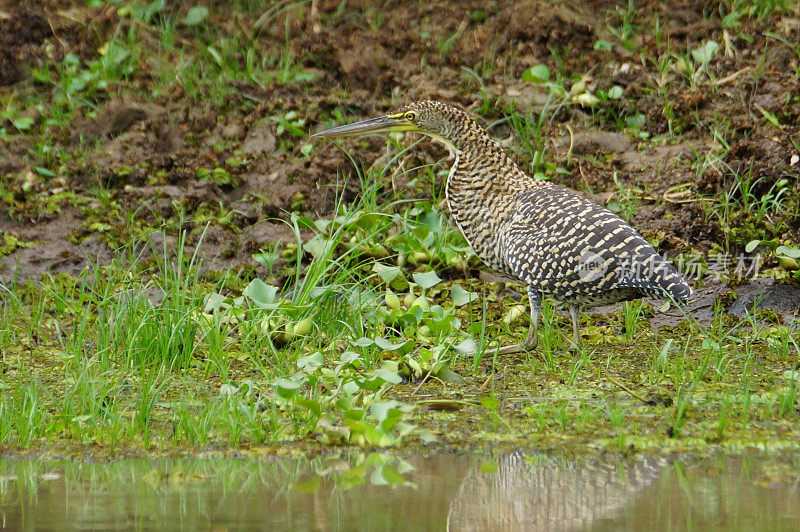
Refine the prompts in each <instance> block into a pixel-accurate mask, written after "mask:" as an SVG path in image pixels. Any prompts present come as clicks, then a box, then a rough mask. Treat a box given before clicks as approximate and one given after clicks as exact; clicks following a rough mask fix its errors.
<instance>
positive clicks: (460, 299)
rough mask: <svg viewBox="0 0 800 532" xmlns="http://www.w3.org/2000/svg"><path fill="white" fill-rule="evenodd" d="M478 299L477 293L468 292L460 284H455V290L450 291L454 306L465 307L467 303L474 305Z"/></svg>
mask: <svg viewBox="0 0 800 532" xmlns="http://www.w3.org/2000/svg"><path fill="white" fill-rule="evenodd" d="M477 298H478V294H476V293H475V292H467V291H466V290H464V289H463V288H462V287H461V285H459V284H454V285H453V288H451V289H450V299H452V300H453V304H454V305H455V306H457V307H463V306H464V305H466V304H467V303H472V302H473V301H475V300H476V299H477Z"/></svg>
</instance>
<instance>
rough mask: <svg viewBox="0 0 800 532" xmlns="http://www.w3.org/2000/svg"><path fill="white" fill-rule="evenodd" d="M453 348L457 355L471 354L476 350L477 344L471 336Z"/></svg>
mask: <svg viewBox="0 0 800 532" xmlns="http://www.w3.org/2000/svg"><path fill="white" fill-rule="evenodd" d="M453 349H455V350H456V353H458V354H459V355H471V354H473V353H477V352H478V344H477V343H475V340H473V339H472V338H468V339H466V340H464V341H463V342H461V343H460V344H458V345H456V346H453Z"/></svg>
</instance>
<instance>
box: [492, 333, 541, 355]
mask: <svg viewBox="0 0 800 532" xmlns="http://www.w3.org/2000/svg"><path fill="white" fill-rule="evenodd" d="M533 338H534V339H533V340H531V338H530V337H528V338H527V339H526V340H525V341H524V342H521V343H519V344H514V345H507V346H505V347H501V348H500V350H499V351H498V352H497V354H498V355H510V354H512V353H524V352H526V351H533V350H534V349H536V344H537V343H538V342H537V341H536V340H537V338H536V336H534V337H533Z"/></svg>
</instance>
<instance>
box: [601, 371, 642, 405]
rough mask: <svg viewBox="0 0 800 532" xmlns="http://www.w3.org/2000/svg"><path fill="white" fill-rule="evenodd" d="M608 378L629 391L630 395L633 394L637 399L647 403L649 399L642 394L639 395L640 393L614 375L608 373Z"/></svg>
mask: <svg viewBox="0 0 800 532" xmlns="http://www.w3.org/2000/svg"><path fill="white" fill-rule="evenodd" d="M606 378H607V379H608V380H610V381H611V382H612V383H614V384H616V385H617V386H619V387H620V388H622V389H623V390H625V391H626V392H628V393H629V394H630V395H632V396H633V397H635V398H636V399H638V400H640V401H641V402H643V403H646V402H647V399H645V398H644V397H642V396H641V395H639V394H638V393H636V392H634V391H633V390H631V389H630V388H628V387H627V386H625V385H624V384H622V383H621V382H619V381H618V380H617V379H615V378H614V377H612V376H611V375H606Z"/></svg>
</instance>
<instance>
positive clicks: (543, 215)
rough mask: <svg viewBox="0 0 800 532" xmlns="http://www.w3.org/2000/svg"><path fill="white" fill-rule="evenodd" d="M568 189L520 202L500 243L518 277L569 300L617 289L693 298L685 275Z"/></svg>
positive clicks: (620, 222)
mask: <svg viewBox="0 0 800 532" xmlns="http://www.w3.org/2000/svg"><path fill="white" fill-rule="evenodd" d="M562 190H563V189H555V190H551V191H549V193H548V194H537V197H535V198H530V199H529V198H520V201H518V202H517V204H518V205H520V207H519V208H518V209H517V211H516V212H515V213H514V215H513V216H512V217H511V219H510V220H509V222H508V224H507V225H506V227H505V228H504V229H503V230H502V231H501V235H500V239H499V241H498V245H499V247H500V249H499V250H498V251H499V255H500V256H501V258H502V259H503V260H504V261H505V263H506V265H507V267H508V269H509V270H510V271H511V272H512V273H513V274H514V275H516V276H517V277H518V278H519V279H521V280H523V281H524V282H526V283H528V284H530V285H532V286H535V287H538V288H539V289H540V290H541V291H543V292H545V293H552V294H555V295H557V296H560V297H563V298H570V297H581V296H591V295H595V294H599V293H603V292H607V291H610V290H613V289H617V288H634V289H638V290H641V291H642V293H643V294H647V295H652V296H655V297H673V298H676V299H685V298H686V297H688V294H689V293H691V289H689V288H688V285H686V283H685V281H683V279H682V278H681V276H680V274H678V273H677V272H676V271H675V269H674V268H673V267H672V266H671V265H670V264H669V263H667V262H666V261H665V260H664V259H663V257H661V256H660V255H658V253H657V252H656V251H655V250H654V249H653V247H652V246H650V244H648V243H647V241H646V240H645V239H644V238H642V237H641V235H639V234H638V233H637V232H636V231H635V230H634V229H633V228H632V227H631V226H629V225H628V224H627V223H626V222H625V221H624V220H622V219H621V218H619V217H618V216H616V215H615V214H613V213H612V212H610V211H608V210H606V209H604V208H602V207H600V206H598V205H596V204H594V203H592V202H590V201H588V200H586V199H584V198H582V197H580V196H578V195H576V194H572V193H570V192H568V191H566V190H563V192H564V193H563V194H562V193H560V192H561V191H562ZM534 192H535V191H530V192H528V194H533V193H534ZM684 286H685V289H684ZM686 290H688V293H687V294H686V295H683V292H685V291H686Z"/></svg>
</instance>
